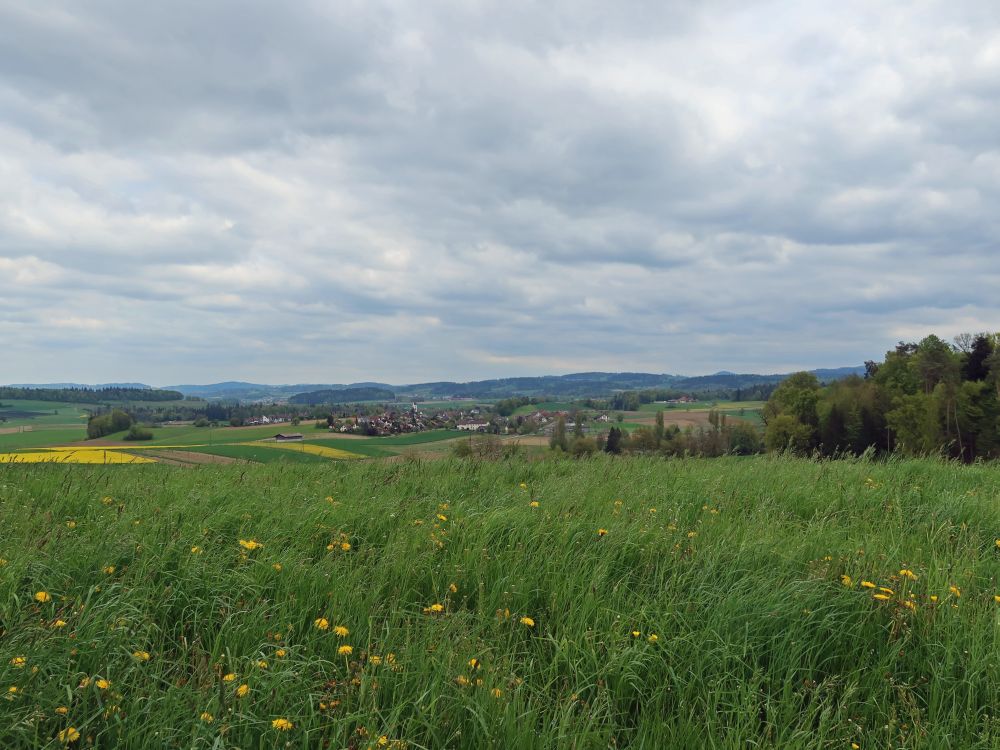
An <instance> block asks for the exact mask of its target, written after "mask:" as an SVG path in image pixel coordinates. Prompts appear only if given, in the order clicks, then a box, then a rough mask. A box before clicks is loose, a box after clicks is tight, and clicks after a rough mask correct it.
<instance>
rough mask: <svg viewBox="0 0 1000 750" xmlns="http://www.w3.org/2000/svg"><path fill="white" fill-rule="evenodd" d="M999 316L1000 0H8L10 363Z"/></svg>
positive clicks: (290, 371) (367, 356) (1, 179)
mask: <svg viewBox="0 0 1000 750" xmlns="http://www.w3.org/2000/svg"><path fill="white" fill-rule="evenodd" d="M984 329H990V330H1000V3H997V2H996V1H995V0H941V1H938V0H881V1H880V2H877V3H873V2H870V0H829V1H824V0H817V1H816V2H807V3H803V2H798V1H797V0H785V1H783V2H762V1H757V0H705V1H704V2H698V3H692V2H689V1H688V0H684V1H683V2H672V1H669V0H620V1H619V2H614V3H608V2H604V1H600V2H598V1H596V0H594V1H591V0H572V1H570V0H544V1H539V2H518V1H516V0H514V1H511V0H466V1H465V2H444V1H442V0H413V1H412V2H408V1H407V0H386V1H382V0H358V1H357V2H355V1H354V0H333V1H323V2H321V1H319V0H315V1H312V0H300V1H298V2H292V3H274V2H256V1H255V0H239V1H238V2H237V1H235V0H232V1H230V0H198V2H193V1H189V0H173V1H172V2H170V3H140V2H135V1H134V0H89V1H88V0H50V1H46V2H24V1H23V0H0V347H2V349H0V382H42V381H63V380H72V381H82V382H100V381H110V380H139V381H144V382H148V383H152V384H156V385H166V384H173V383H181V382H212V381H217V380H225V379H247V380H256V381H265V382H304V381H305V382H350V381H356V380H367V379H375V380H383V381H388V382H394V383H400V382H416V381H422V380H431V379H462V380H464V379H474V378H485V377H495V376H505V375H528V374H547V373H565V372H573V371H581V370H641V371H652V372H671V373H685V374H699V373H705V372H712V371H715V370H718V369H729V370H737V371H745V372H776V371H787V370H791V369H797V368H803V367H826V366H839V365H851V364H860V363H861V362H862V361H863V360H864V359H866V358H872V357H876V356H879V355H881V354H882V353H884V351H885V350H886V349H887V348H889V347H891V346H892V345H893V344H894V342H895V341H897V340H899V339H915V338H920V337H922V336H923V335H925V334H926V333H929V332H936V333H938V334H939V335H941V336H951V335H954V334H955V333H958V332H961V331H979V330H984Z"/></svg>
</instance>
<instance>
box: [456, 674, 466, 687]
mask: <svg viewBox="0 0 1000 750" xmlns="http://www.w3.org/2000/svg"><path fill="white" fill-rule="evenodd" d="M455 684H456V685H458V686H459V687H466V686H467V685H468V684H469V679H468V678H467V677H466V676H465V675H459V676H458V677H456V678H455Z"/></svg>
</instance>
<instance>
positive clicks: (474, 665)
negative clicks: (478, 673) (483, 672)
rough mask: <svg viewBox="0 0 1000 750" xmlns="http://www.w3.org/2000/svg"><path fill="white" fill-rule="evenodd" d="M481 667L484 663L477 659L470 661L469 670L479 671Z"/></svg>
mask: <svg viewBox="0 0 1000 750" xmlns="http://www.w3.org/2000/svg"><path fill="white" fill-rule="evenodd" d="M481 665H482V662H480V661H479V659H475V658H473V659H469V669H471V670H477V669H479V667H480V666H481Z"/></svg>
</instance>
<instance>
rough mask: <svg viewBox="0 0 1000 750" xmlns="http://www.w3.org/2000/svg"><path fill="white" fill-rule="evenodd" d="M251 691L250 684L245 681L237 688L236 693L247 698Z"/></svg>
mask: <svg viewBox="0 0 1000 750" xmlns="http://www.w3.org/2000/svg"><path fill="white" fill-rule="evenodd" d="M249 692H250V686H249V685H247V684H246V683H245V682H244V683H243V684H242V685H240V686H239V687H238V688H236V695H237V697H239V698H246V696H247V693H249Z"/></svg>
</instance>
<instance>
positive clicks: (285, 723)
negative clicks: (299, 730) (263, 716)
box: [271, 719, 295, 732]
mask: <svg viewBox="0 0 1000 750" xmlns="http://www.w3.org/2000/svg"><path fill="white" fill-rule="evenodd" d="M271 726H272V727H274V728H275V729H277V730H278V731H279V732H287V731H289V730H290V729H294V728H295V725H294V724H292V722H290V721H289V720H288V719H275V720H274V721H272V722H271Z"/></svg>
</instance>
